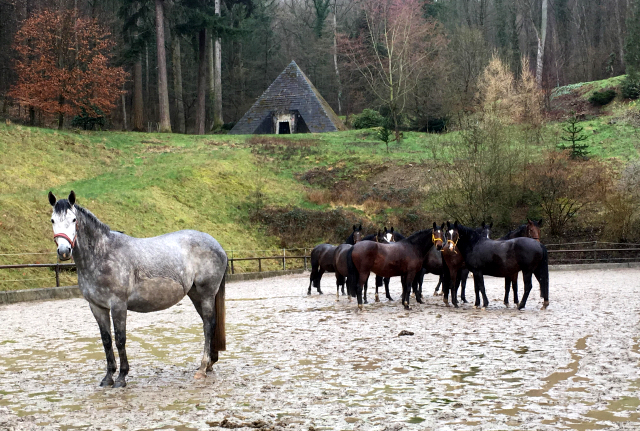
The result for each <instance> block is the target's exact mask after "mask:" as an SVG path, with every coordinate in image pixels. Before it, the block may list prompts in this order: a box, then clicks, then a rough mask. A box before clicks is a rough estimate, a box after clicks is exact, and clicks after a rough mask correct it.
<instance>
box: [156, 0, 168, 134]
mask: <svg viewBox="0 0 640 431" xmlns="http://www.w3.org/2000/svg"><path fill="white" fill-rule="evenodd" d="M155 2H156V47H157V51H158V99H159V100H158V106H159V112H160V132H162V133H171V117H170V114H169V87H168V84H167V53H166V50H165V48H164V4H163V0H155Z"/></svg>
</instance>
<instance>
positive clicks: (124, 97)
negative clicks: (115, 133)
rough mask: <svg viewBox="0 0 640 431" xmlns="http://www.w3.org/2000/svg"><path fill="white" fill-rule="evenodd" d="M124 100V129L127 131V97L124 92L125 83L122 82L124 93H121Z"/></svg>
mask: <svg viewBox="0 0 640 431" xmlns="http://www.w3.org/2000/svg"><path fill="white" fill-rule="evenodd" d="M120 99H121V101H122V130H124V131H126V130H127V129H128V127H127V97H126V96H125V92H124V83H122V94H121V95H120Z"/></svg>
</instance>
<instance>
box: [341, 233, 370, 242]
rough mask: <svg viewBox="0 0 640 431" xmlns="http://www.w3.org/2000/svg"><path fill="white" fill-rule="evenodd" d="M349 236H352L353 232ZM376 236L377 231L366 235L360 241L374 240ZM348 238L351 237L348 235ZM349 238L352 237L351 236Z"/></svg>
mask: <svg viewBox="0 0 640 431" xmlns="http://www.w3.org/2000/svg"><path fill="white" fill-rule="evenodd" d="M351 236H353V234H351ZM377 236H378V234H377V233H372V234H371V235H367V236H365V237H364V238H362V241H375V240H376V237H377ZM349 238H351V237H349ZM347 239H348V238H347ZM351 239H353V238H351Z"/></svg>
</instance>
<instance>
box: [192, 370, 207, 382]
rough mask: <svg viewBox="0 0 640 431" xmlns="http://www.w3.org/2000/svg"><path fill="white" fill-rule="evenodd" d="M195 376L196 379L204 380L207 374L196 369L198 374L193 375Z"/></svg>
mask: <svg viewBox="0 0 640 431" xmlns="http://www.w3.org/2000/svg"><path fill="white" fill-rule="evenodd" d="M193 378H194V379H195V380H202V379H206V378H207V375H206V374H205V373H203V372H202V371H200V370H198V371H196V375H195V376H193Z"/></svg>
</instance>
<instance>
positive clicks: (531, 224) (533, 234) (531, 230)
mask: <svg viewBox="0 0 640 431" xmlns="http://www.w3.org/2000/svg"><path fill="white" fill-rule="evenodd" d="M541 227H542V219H540V221H535V220H530V219H527V236H528V237H529V238H533V239H535V240H536V241H538V242H540V228H541Z"/></svg>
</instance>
